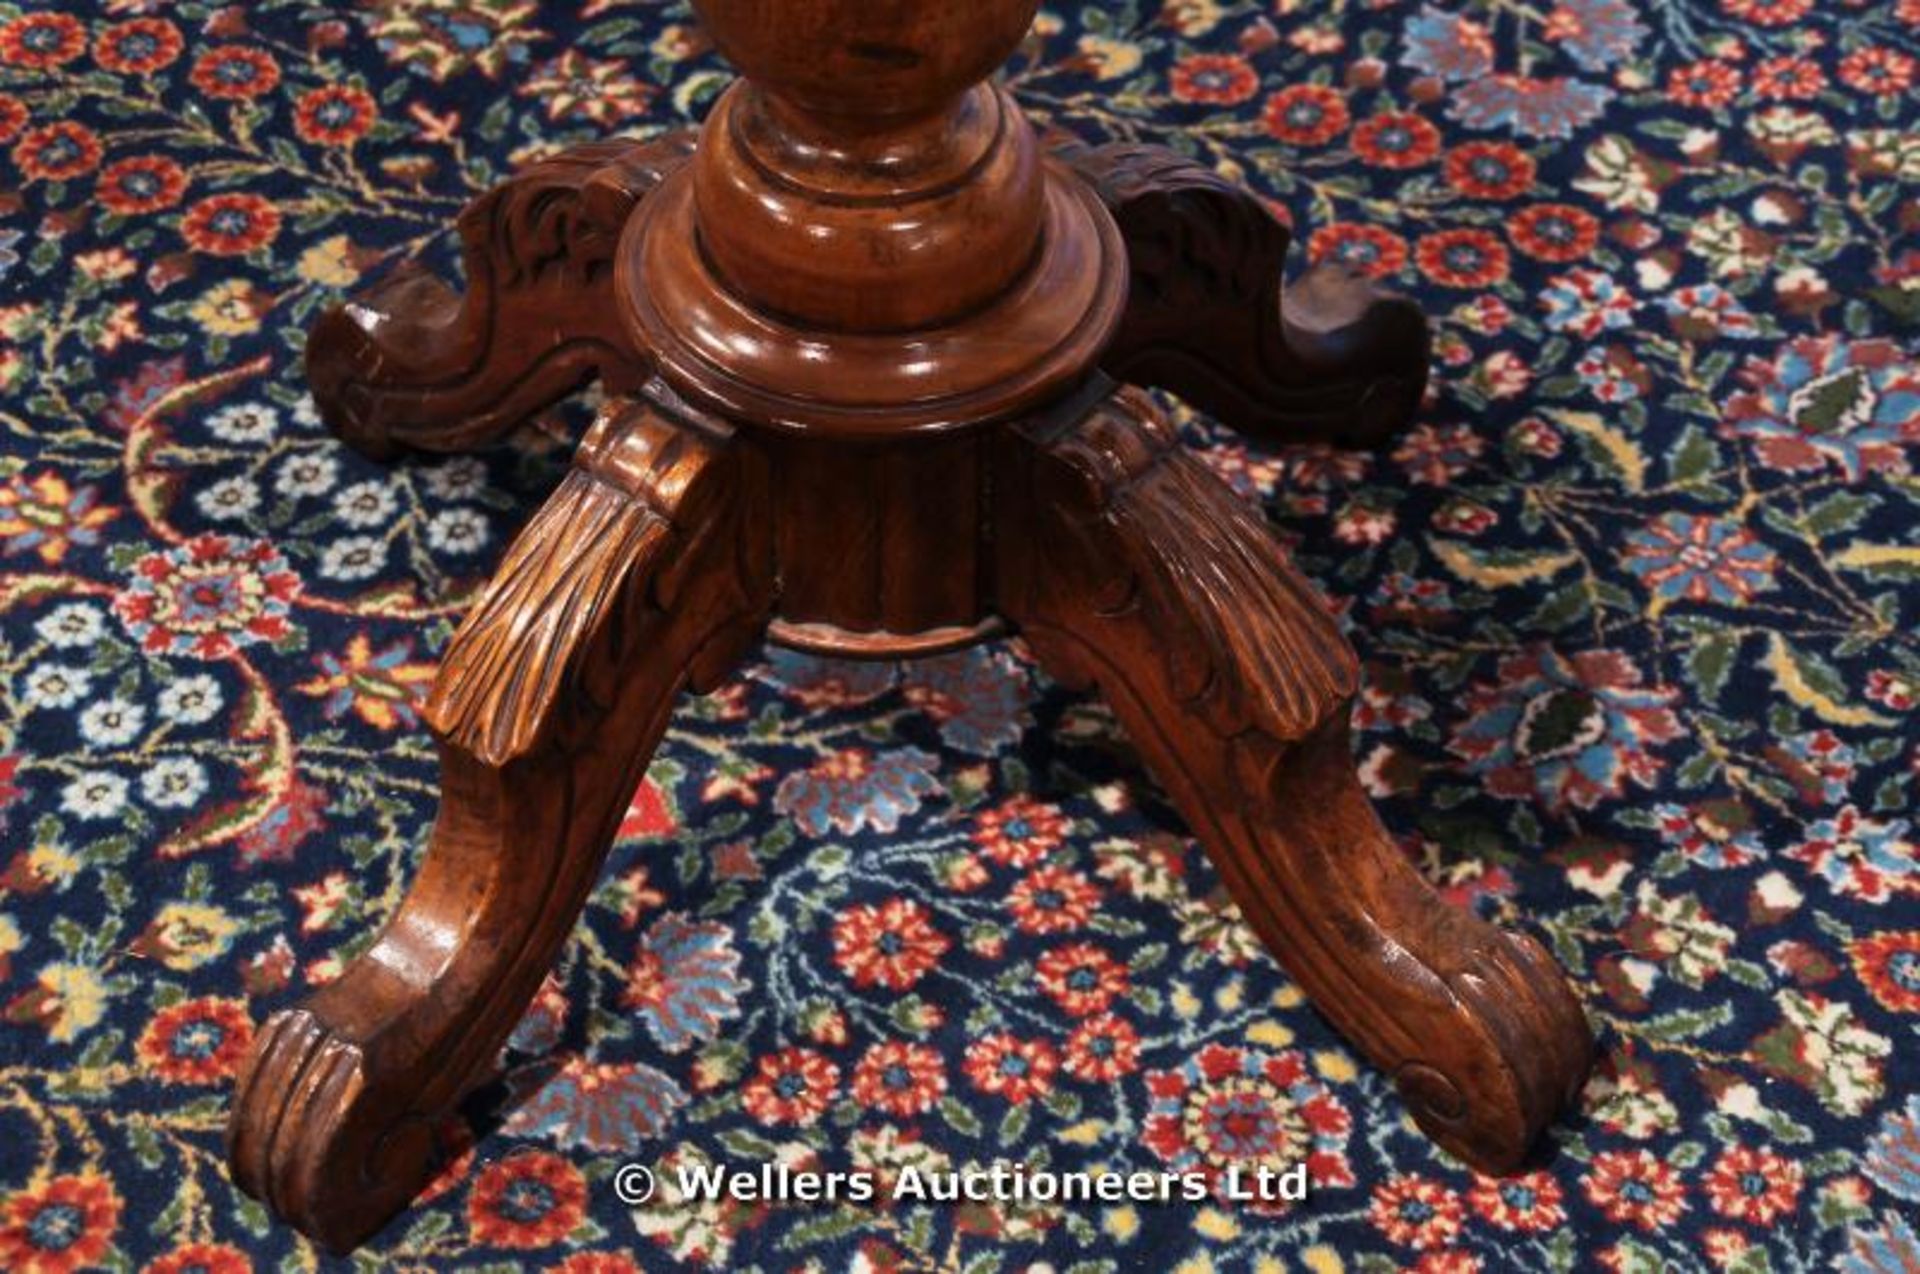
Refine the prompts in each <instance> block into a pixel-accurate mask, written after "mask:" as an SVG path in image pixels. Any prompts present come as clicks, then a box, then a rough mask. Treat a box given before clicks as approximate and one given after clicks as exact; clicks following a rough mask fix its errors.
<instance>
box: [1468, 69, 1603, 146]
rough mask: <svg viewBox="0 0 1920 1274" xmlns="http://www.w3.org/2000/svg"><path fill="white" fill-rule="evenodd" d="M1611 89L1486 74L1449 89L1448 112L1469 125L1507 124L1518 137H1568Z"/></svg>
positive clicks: (1592, 116) (1598, 109)
mask: <svg viewBox="0 0 1920 1274" xmlns="http://www.w3.org/2000/svg"><path fill="white" fill-rule="evenodd" d="M1612 100H1613V94H1611V93H1609V92H1608V91H1607V90H1606V89H1604V88H1602V87H1600V86H1599V85H1597V84H1584V83H1581V82H1580V81H1579V80H1570V79H1564V78H1557V79H1546V80H1536V79H1528V78H1526V77H1524V76H1519V75H1489V76H1487V77H1485V78H1483V79H1476V80H1472V81H1471V82H1469V83H1466V84H1462V85H1461V86H1460V87H1459V88H1458V89H1456V90H1454V94H1453V105H1452V106H1451V107H1449V108H1448V114H1450V115H1451V116H1452V117H1453V118H1454V119H1457V120H1459V121H1460V122H1461V123H1463V124H1465V125H1466V126H1467V127H1468V128H1483V129H1492V128H1507V129H1511V130H1512V131H1513V132H1514V133H1516V134H1518V135H1519V136H1521V137H1563V138H1564V137H1571V136H1573V131H1574V130H1575V129H1576V128H1580V127H1582V126H1583V125H1586V124H1590V123H1592V122H1593V121H1594V120H1596V119H1599V118H1600V116H1601V114H1602V113H1603V112H1604V111H1605V110H1606V109H1607V103H1609V102H1610V101H1612Z"/></svg>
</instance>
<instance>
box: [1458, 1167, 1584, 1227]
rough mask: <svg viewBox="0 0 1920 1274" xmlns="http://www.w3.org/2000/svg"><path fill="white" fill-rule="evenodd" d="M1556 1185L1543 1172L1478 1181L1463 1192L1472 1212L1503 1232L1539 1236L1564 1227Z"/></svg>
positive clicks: (1550, 1177) (1486, 1178)
mask: <svg viewBox="0 0 1920 1274" xmlns="http://www.w3.org/2000/svg"><path fill="white" fill-rule="evenodd" d="M1562 1197H1563V1196H1562V1195H1561V1192H1560V1183H1559V1182H1558V1181H1555V1180H1554V1179H1553V1177H1552V1176H1551V1175H1549V1174H1547V1173H1545V1172H1529V1173H1527V1174H1526V1175H1525V1176H1519V1177H1478V1178H1476V1179H1475V1180H1474V1183H1473V1189H1471V1190H1469V1191H1468V1192H1467V1202H1468V1204H1470V1205H1471V1206H1472V1208H1473V1210H1474V1211H1475V1212H1477V1213H1479V1214H1480V1215H1481V1216H1483V1217H1485V1218H1486V1219H1487V1220H1488V1221H1490V1222H1492V1223H1493V1224H1494V1225H1497V1226H1499V1227H1500V1228H1501V1229H1503V1230H1519V1231H1521V1232H1523V1233H1529V1234H1543V1233H1545V1232H1547V1231H1549V1230H1557V1229H1559V1228H1560V1227H1561V1226H1562V1225H1563V1224H1565V1223H1566V1219H1567V1211H1566V1209H1565V1208H1564V1207H1562V1206H1561V1200H1562Z"/></svg>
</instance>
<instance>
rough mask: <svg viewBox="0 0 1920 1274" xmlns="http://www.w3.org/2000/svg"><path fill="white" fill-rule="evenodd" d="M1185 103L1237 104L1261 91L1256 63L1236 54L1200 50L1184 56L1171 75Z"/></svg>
mask: <svg viewBox="0 0 1920 1274" xmlns="http://www.w3.org/2000/svg"><path fill="white" fill-rule="evenodd" d="M1169 78H1170V82H1171V83H1172V85H1173V95H1174V97H1176V98H1178V99H1179V100H1180V101H1182V102H1205V103H1208V104H1209V105H1213V106H1238V105H1239V104H1240V103H1241V102H1244V101H1246V100H1247V99H1248V98H1250V97H1252V96H1253V95H1254V94H1255V93H1257V92H1259V91H1260V77H1259V76H1258V75H1255V74H1254V72H1253V65H1252V64H1251V63H1249V62H1248V61H1247V60H1246V59H1245V58H1243V57H1241V56H1240V55H1239V54H1237V53H1197V54H1194V55H1193V56H1191V57H1185V58H1181V59H1180V61H1179V62H1178V63H1177V64H1176V65H1175V66H1174V68H1173V73H1172V75H1171V76H1170V77H1169Z"/></svg>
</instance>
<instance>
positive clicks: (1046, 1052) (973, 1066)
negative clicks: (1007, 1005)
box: [962, 1032, 1060, 1106]
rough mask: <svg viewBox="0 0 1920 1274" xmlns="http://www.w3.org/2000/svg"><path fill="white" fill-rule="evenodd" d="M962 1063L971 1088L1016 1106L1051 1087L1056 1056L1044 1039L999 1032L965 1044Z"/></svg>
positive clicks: (1057, 1056)
mask: <svg viewBox="0 0 1920 1274" xmlns="http://www.w3.org/2000/svg"><path fill="white" fill-rule="evenodd" d="M962 1065H963V1066H964V1067H965V1068H966V1072H967V1078H968V1079H969V1080H971V1081H973V1086H974V1087H975V1088H978V1089H979V1090H980V1091H981V1092H983V1093H993V1094H995V1095H996V1096H1000V1097H1004V1098H1006V1099H1007V1100H1008V1101H1010V1102H1012V1103H1013V1104H1014V1105H1016V1106H1018V1105H1020V1104H1021V1103H1023V1102H1028V1101H1032V1100H1033V1099H1034V1098H1035V1097H1043V1096H1045V1095H1046V1094H1047V1093H1049V1092H1051V1091H1053V1077H1054V1074H1055V1072H1057V1071H1058V1070H1059V1069H1060V1057H1059V1054H1057V1053H1056V1052H1054V1048H1053V1045H1051V1044H1049V1043H1047V1041H1045V1040H1042V1039H1032V1040H1023V1039H1018V1038H1016V1037H1014V1036H1012V1035H1009V1034H1007V1033H1005V1032H1001V1033H1000V1034H998V1035H989V1036H987V1037H986V1038H985V1039H982V1040H976V1041H974V1042H973V1043H972V1044H970V1045H968V1046H967V1053H966V1058H965V1060H964V1061H963V1062H962Z"/></svg>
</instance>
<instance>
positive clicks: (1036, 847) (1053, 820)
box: [973, 793, 1070, 867]
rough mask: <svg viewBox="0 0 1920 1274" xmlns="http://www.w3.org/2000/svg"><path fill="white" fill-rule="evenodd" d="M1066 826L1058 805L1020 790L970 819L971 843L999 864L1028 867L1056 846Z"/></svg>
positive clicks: (1061, 839)
mask: <svg viewBox="0 0 1920 1274" xmlns="http://www.w3.org/2000/svg"><path fill="white" fill-rule="evenodd" d="M1069 828H1070V824H1069V823H1068V821H1067V819H1066V816H1065V815H1063V814H1061V813H1060V811H1059V810H1058V809H1056V808H1054V807H1053V806H1051V805H1047V804H1045V803H1043V802H1041V801H1036V800H1034V799H1033V798H1032V797H1031V796H1027V795H1026V794H1024V793H1022V794H1021V795H1019V796H1015V797H1012V798H1010V799H1008V800H1006V801H1003V802H1002V803H1001V804H999V805H997V806H995V807H994V808H992V809H990V810H987V811H986V812H985V813H983V814H981V815H980V816H979V817H978V818H976V819H975V820H974V823H973V843H974V844H975V845H978V846H979V847H980V852H981V853H983V854H985V855H986V856H987V857H988V858H991V859H992V860H993V861H994V862H996V863H999V864H1000V865H1001V866H1002V867H1032V866H1033V865H1034V864H1036V863H1038V862H1040V861H1041V860H1042V859H1044V858H1045V857H1046V856H1047V855H1048V854H1050V853H1052V852H1053V851H1054V850H1055V849H1057V848H1059V846H1060V845H1061V843H1062V842H1064V841H1065V840H1066V838H1067V832H1068V830H1069Z"/></svg>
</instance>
